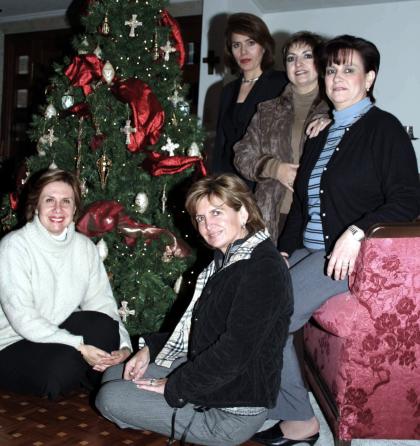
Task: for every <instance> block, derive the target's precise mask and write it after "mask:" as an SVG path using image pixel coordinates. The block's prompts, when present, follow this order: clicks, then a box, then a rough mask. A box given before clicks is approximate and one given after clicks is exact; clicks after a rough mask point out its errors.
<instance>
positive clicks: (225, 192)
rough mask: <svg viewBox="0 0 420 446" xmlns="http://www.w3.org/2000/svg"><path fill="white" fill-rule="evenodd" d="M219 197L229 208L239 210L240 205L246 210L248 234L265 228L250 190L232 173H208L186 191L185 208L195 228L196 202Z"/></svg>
mask: <svg viewBox="0 0 420 446" xmlns="http://www.w3.org/2000/svg"><path fill="white" fill-rule="evenodd" d="M211 197H218V198H220V199H221V200H222V201H223V203H225V204H226V205H227V206H229V207H230V208H232V209H234V210H235V211H236V212H239V210H240V209H241V207H242V206H244V207H245V209H246V210H247V212H248V221H247V222H246V229H247V230H248V232H249V233H250V234H254V233H255V232H258V231H260V230H263V229H264V228H265V223H264V220H263V217H262V215H261V211H260V209H259V207H258V205H257V202H256V201H255V199H254V196H253V194H252V192H251V191H250V190H249V188H248V186H247V185H246V184H245V182H244V181H243V180H241V179H240V178H239V177H238V176H236V175H233V174H221V175H210V176H207V177H204V178H201V179H200V180H198V181H197V182H195V183H194V184H193V185H192V186H191V187H190V189H189V191H188V193H187V198H186V201H185V208H186V209H187V211H188V213H189V214H190V217H191V221H192V224H193V225H194V227H195V228H196V229H197V222H196V220H195V215H196V212H197V204H198V202H199V201H200V200H201V199H203V198H207V199H208V200H209V201H210V200H211Z"/></svg>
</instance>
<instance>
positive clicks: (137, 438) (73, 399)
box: [0, 390, 257, 446]
mask: <svg viewBox="0 0 420 446" xmlns="http://www.w3.org/2000/svg"><path fill="white" fill-rule="evenodd" d="M166 444H167V443H166V439H165V438H164V437H162V436H160V435H157V434H154V433H151V432H140V431H135V430H132V429H119V428H118V427H117V426H115V425H114V424H112V423H111V422H109V421H108V420H106V419H104V418H103V417H102V416H100V415H99V414H98V413H97V412H96V411H95V410H94V409H93V408H92V407H91V405H90V404H89V400H88V395H87V394H86V393H81V392H79V393H77V392H76V393H73V394H72V395H71V396H69V397H68V398H65V399H64V398H63V399H61V400H58V401H54V402H52V401H49V400H48V399H46V398H36V397H26V396H20V395H15V394H12V393H10V392H4V391H1V390H0V445H1V446H67V445H68V446H118V445H121V446H130V445H133V446H166ZM175 445H177V446H178V445H179V443H178V442H177V443H175ZM244 446H257V443H254V442H251V441H249V442H247V443H244Z"/></svg>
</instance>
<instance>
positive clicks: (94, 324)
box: [62, 311, 120, 352]
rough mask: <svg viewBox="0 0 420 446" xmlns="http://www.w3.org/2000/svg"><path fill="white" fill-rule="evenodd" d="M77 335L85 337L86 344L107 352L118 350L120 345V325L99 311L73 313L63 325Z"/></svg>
mask: <svg viewBox="0 0 420 446" xmlns="http://www.w3.org/2000/svg"><path fill="white" fill-rule="evenodd" d="M62 328H66V329H67V330H69V331H70V332H71V333H73V334H75V335H81V336H83V341H84V343H85V344H89V345H94V346H95V347H98V348H101V349H102V350H105V351H108V352H110V351H112V350H117V349H118V348H119V344H120V335H119V324H118V322H117V321H115V320H114V319H112V318H111V317H110V316H108V315H107V314H104V313H101V312H99V311H79V312H76V313H73V314H72V315H71V316H70V317H69V318H68V319H67V320H66V321H65V322H64V323H63V324H62Z"/></svg>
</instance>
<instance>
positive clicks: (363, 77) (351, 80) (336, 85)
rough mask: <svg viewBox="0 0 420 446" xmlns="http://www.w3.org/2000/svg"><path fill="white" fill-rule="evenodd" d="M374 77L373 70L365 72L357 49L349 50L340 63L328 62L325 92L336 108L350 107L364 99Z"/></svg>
mask: <svg viewBox="0 0 420 446" xmlns="http://www.w3.org/2000/svg"><path fill="white" fill-rule="evenodd" d="M374 79H375V72H374V71H369V72H368V73H366V72H365V67H364V65H363V60H362V58H361V56H360V54H359V53H358V52H357V51H351V52H350V53H349V54H348V55H347V57H346V60H343V61H341V63H340V64H337V63H334V62H332V63H330V64H329V65H328V66H327V68H326V69H325V92H326V94H327V96H328V97H329V98H330V100H331V102H332V103H333V104H334V107H335V109H336V110H343V109H345V108H348V107H351V106H352V105H354V104H356V103H357V102H359V101H361V100H362V99H364V98H365V97H366V95H367V89H369V88H370V86H371V85H372V83H373V81H374Z"/></svg>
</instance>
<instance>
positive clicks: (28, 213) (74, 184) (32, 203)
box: [25, 169, 82, 221]
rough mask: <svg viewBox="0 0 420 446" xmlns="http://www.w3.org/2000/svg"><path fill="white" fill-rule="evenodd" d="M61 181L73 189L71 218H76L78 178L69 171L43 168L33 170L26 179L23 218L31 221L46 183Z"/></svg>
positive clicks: (79, 192) (78, 199)
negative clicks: (73, 205) (72, 215)
mask: <svg viewBox="0 0 420 446" xmlns="http://www.w3.org/2000/svg"><path fill="white" fill-rule="evenodd" d="M55 181H61V182H62V183H66V184H68V185H69V186H71V188H72V189H73V193H74V204H75V206H76V212H75V214H74V217H73V219H74V220H77V216H78V212H79V211H80V207H81V201H82V194H81V191H80V184H79V180H78V179H77V178H76V176H75V175H73V174H72V173H70V172H67V171H65V170H61V169H44V170H40V171H38V172H35V173H34V174H33V175H32V176H31V177H30V178H29V180H28V182H27V184H26V187H27V191H26V204H25V218H26V221H32V220H33V218H34V215H35V210H36V208H37V206H38V202H39V197H40V196H41V193H42V191H43V189H44V187H45V186H46V185H47V184H50V183H54V182H55Z"/></svg>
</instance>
